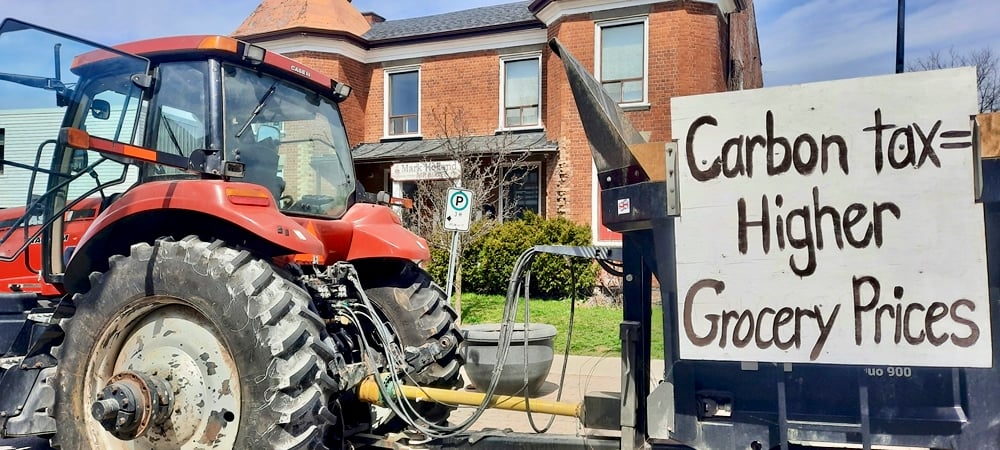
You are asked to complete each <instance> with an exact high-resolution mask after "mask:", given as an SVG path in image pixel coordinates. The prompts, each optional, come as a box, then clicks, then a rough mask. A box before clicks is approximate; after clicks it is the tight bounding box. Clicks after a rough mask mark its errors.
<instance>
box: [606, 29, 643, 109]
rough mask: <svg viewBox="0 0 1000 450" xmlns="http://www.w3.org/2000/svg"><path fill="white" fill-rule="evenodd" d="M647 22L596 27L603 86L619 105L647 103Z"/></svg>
mask: <svg viewBox="0 0 1000 450" xmlns="http://www.w3.org/2000/svg"><path fill="white" fill-rule="evenodd" d="M646 41H647V39H646V18H641V19H638V20H636V19H629V20H618V21H613V22H602V23H598V24H597V52H598V55H599V57H598V58H597V62H598V64H599V67H598V70H596V72H597V73H598V74H600V79H601V85H603V86H604V90H605V91H607V93H608V95H610V96H611V98H612V99H614V100H615V101H617V102H618V103H623V104H628V103H644V102H646Z"/></svg>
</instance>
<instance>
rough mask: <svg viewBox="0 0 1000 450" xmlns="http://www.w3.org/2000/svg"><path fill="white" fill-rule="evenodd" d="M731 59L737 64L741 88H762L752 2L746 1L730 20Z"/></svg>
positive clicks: (762, 80) (762, 79)
mask: <svg viewBox="0 0 1000 450" xmlns="http://www.w3.org/2000/svg"><path fill="white" fill-rule="evenodd" d="M729 21H730V28H729V31H730V36H731V44H730V45H731V46H732V49H731V58H732V59H733V60H734V61H736V62H737V63H738V66H739V69H740V71H741V72H742V75H743V88H744V89H753V88H759V87H763V86H764V74H763V72H762V71H761V60H760V44H759V41H758V40H757V18H756V15H755V13H754V6H753V0H747V8H746V9H745V10H743V11H741V12H739V13H735V14H733V15H732V16H731V17H730V19H729Z"/></svg>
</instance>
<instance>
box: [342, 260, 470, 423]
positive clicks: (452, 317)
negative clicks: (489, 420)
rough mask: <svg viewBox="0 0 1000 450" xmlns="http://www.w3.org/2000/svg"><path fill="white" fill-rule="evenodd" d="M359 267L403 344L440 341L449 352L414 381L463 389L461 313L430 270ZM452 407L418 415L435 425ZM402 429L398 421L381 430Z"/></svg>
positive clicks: (427, 407) (424, 409)
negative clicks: (449, 301)
mask: <svg viewBox="0 0 1000 450" xmlns="http://www.w3.org/2000/svg"><path fill="white" fill-rule="evenodd" d="M355 266H356V267H357V268H358V273H359V275H360V277H361V283H362V286H363V287H364V288H365V294H366V295H367V296H368V298H369V299H370V300H371V301H372V303H373V304H374V305H375V307H376V308H378V309H379V312H381V313H382V314H383V315H384V316H385V318H386V320H388V321H389V324H390V325H391V326H392V328H393V331H394V332H395V333H396V336H397V337H398V338H399V341H400V343H401V344H402V345H403V346H413V347H419V346H421V345H424V344H426V343H429V342H437V343H438V344H439V345H441V346H442V348H443V349H444V351H442V353H440V354H439V355H438V356H437V359H436V361H435V362H434V363H432V364H430V365H429V366H427V367H425V368H424V369H423V370H421V371H419V372H418V373H416V374H414V375H412V379H411V380H409V381H412V382H416V384H419V385H421V386H432V387H438V388H445V389H456V388H460V387H462V386H463V385H464V383H463V380H462V374H461V368H462V364H463V361H462V357H461V354H460V353H459V351H458V348H459V346H460V345H461V344H462V334H461V333H460V332H459V329H458V327H457V326H456V325H455V321H456V320H457V319H458V314H457V313H456V312H455V310H454V309H453V308H452V307H451V306H450V305H448V302H447V298H446V297H445V293H444V290H443V289H441V287H440V286H438V285H437V284H435V283H434V281H433V280H432V279H431V276H430V275H429V274H427V272H425V271H424V270H423V269H421V268H420V267H418V266H417V265H416V264H413V263H411V262H408V261H401V262H397V261H380V262H373V261H369V262H363V263H355ZM452 409H453V408H450V407H448V406H446V405H441V404H435V403H424V404H421V405H420V407H419V408H418V412H420V414H421V415H422V416H424V417H425V418H427V419H428V421H430V422H433V423H443V422H445V421H446V420H447V418H448V415H449V414H450V413H451V410H452ZM401 425H402V424H401V423H400V422H398V421H392V424H391V425H389V426H387V427H381V429H380V431H386V432H391V431H399V429H402V428H403V427H402V426H401Z"/></svg>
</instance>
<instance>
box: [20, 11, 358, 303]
mask: <svg viewBox="0 0 1000 450" xmlns="http://www.w3.org/2000/svg"><path fill="white" fill-rule="evenodd" d="M0 60H2V61H4V65H3V67H4V70H3V73H0V99H3V102H2V103H0V184H2V185H3V186H4V188H3V189H2V192H0V211H3V209H2V208H20V209H19V210H18V209H10V210H9V211H7V212H10V211H30V212H31V214H27V213H25V214H20V215H19V217H17V218H6V219H5V221H4V223H5V226H4V227H2V228H0V266H4V265H10V268H9V269H10V270H12V271H13V270H18V271H21V272H25V273H24V274H23V275H25V276H28V277H30V276H32V275H36V274H40V273H41V274H45V279H46V281H48V282H59V281H60V280H59V274H61V273H63V271H64V266H65V265H66V264H67V263H68V261H69V260H70V258H71V256H72V255H73V254H74V252H75V250H77V249H76V247H75V246H74V245H73V243H74V242H76V241H78V240H79V238H80V236H79V234H81V233H82V232H83V230H72V229H70V227H69V225H70V223H69V220H68V219H70V216H73V214H74V213H73V211H75V210H76V209H79V208H76V205H78V204H80V203H81V202H83V201H85V200H87V199H90V200H89V201H91V202H93V201H97V202H98V203H99V207H100V211H98V214H99V213H100V212H103V211H104V210H105V209H107V208H108V207H109V206H110V205H111V204H112V203H114V202H116V201H117V200H118V199H119V198H120V197H122V196H123V194H125V193H127V192H129V191H130V190H133V189H134V188H135V187H136V186H140V185H147V184H153V183H170V182H176V181H179V180H191V179H200V180H213V181H215V182H217V183H233V184H232V186H233V187H232V188H230V189H229V190H228V191H219V190H217V189H216V190H212V189H203V190H204V193H203V194H192V196H194V197H197V195H204V196H206V197H211V196H212V194H211V193H212V192H228V194H225V195H227V196H228V197H229V198H230V199H232V198H235V197H239V198H241V199H242V200H243V201H242V203H254V204H258V206H270V207H272V208H273V207H277V209H278V210H280V211H281V212H282V213H283V214H287V215H291V216H296V217H299V218H303V217H304V218H312V219H318V220H322V219H337V218H341V217H342V216H343V215H344V214H345V212H346V211H347V210H348V208H349V206H350V205H351V204H352V203H353V202H354V201H355V186H356V181H355V177H354V169H353V164H352V160H351V155H350V147H349V144H348V140H347V134H346V132H345V128H344V123H343V120H342V118H341V114H340V110H339V107H338V102H340V101H342V100H343V99H344V98H346V97H347V95H348V94H349V92H350V88H349V87H347V86H345V85H343V84H340V83H336V82H334V81H332V80H330V79H329V78H326V77H324V76H323V75H321V74H319V73H317V72H316V71H313V70H311V69H308V68H305V67H303V66H301V65H300V64H298V63H296V62H294V61H292V60H290V59H288V58H285V57H283V56H280V55H277V54H274V53H271V52H268V51H266V50H264V49H263V48H261V47H257V46H254V45H252V44H248V43H245V42H241V41H238V40H235V39H232V38H229V37H224V36H184V37H171V38H161V39H152V40H146V41H140V42H134V43H130V44H124V45H120V46H116V47H113V48H112V47H105V46H101V45H98V44H94V43H91V42H87V41H85V40H82V39H79V38H75V37H72V36H69V35H66V34H63V33H59V32H56V31H52V30H47V29H44V28H41V27H37V26H34V25H30V24H27V23H24V22H20V21H17V20H12V19H8V20H5V21H4V22H3V24H2V26H0ZM236 183H249V184H250V185H251V186H248V187H247V188H245V189H243V188H239V186H244V185H242V184H240V185H237V184H236ZM252 185H255V186H252ZM260 188H263V189H260ZM234 189H235V190H234ZM239 189H242V190H239ZM147 198H148V197H147ZM94 199H97V200H94ZM209 203H210V202H209ZM178 204H179V203H178ZM174 206H176V205H174ZM243 206H247V205H243ZM181 209H184V208H183V207H182V208H181ZM187 209H198V208H197V207H191V208H187ZM203 212H204V213H205V214H207V215H208V216H213V215H215V214H214V213H213V212H212V211H203ZM11 214H13V213H9V214H4V216H5V217H6V216H9V215H11ZM182 217H183V216H182ZM7 222H10V223H7ZM251 222H252V221H251ZM286 228H287V227H286ZM279 230H280V227H279ZM119 231H120V230H119ZM71 232H72V233H71ZM71 234H75V235H73V236H71ZM258 234H259V233H258ZM285 234H286V235H287V234H288V233H287V230H286V231H285ZM60 236H62V239H59V237H60ZM60 243H61V244H60ZM286 247H287V246H286ZM25 253H27V254H28V255H29V256H28V257H27V259H28V260H27V261H25V262H24V263H21V262H20V261H19V259H23V258H22V255H23V254H25ZM32 253H33V254H32ZM279 253H280V252H279ZM15 260H18V261H16V262H15ZM15 266H16V269H15V268H14V267H15ZM5 269H8V268H5ZM36 278H37V275H36ZM46 284H47V283H43V284H42V286H44V285H46ZM6 288H7V286H0V291H2V290H6Z"/></svg>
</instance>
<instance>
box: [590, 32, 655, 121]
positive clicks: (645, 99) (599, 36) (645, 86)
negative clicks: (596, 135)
mask: <svg viewBox="0 0 1000 450" xmlns="http://www.w3.org/2000/svg"><path fill="white" fill-rule="evenodd" d="M638 23H641V24H642V100H641V101H638V102H627V103H619V104H618V106H620V107H622V108H623V109H628V108H648V107H649V16H633V17H625V18H621V19H614V20H604V21H600V22H594V77H595V78H597V81H599V82H601V83H602V84H603V82H604V80H603V79H601V56H602V54H601V43H602V42H603V31H604V28H608V27H615V26H621V25H634V24H638Z"/></svg>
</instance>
